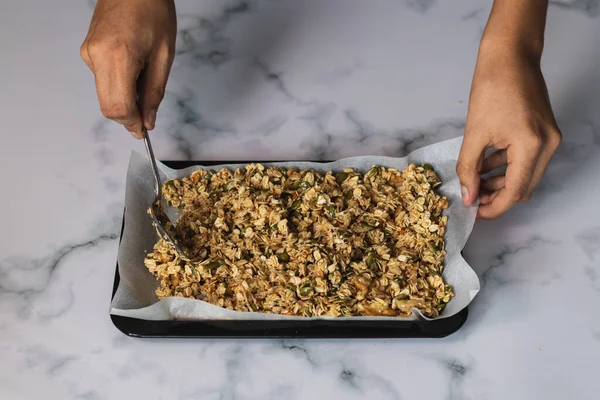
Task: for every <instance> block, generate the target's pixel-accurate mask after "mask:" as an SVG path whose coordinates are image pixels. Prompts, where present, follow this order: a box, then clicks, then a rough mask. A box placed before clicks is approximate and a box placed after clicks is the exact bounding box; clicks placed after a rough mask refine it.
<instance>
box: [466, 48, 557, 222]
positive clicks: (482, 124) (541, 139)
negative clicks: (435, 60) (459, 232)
mask: <svg viewBox="0 0 600 400" xmlns="http://www.w3.org/2000/svg"><path fill="white" fill-rule="evenodd" d="M512 53H516V52H515V51H513V50H511V49H509V50H507V51H503V49H502V48H501V47H500V46H495V47H492V48H491V49H487V50H486V49H485V48H482V49H480V53H479V57H478V60H477V66H476V68H475V74H474V76H473V84H472V87H471V96H470V100H469V110H468V116H467V123H466V128H465V136H464V140H463V144H462V148H461V151H460V156H459V159H458V164H457V168H456V170H457V173H458V177H459V179H460V182H461V184H462V186H463V188H462V192H463V200H464V203H465V204H466V205H471V204H473V203H474V202H475V200H476V199H477V197H478V196H479V200H480V206H479V210H478V213H477V216H478V218H483V219H492V218H497V217H499V216H500V215H502V214H503V213H505V212H506V211H508V210H509V209H510V208H511V207H513V206H514V205H516V204H517V203H520V202H523V201H526V200H528V199H529V198H530V197H531V196H532V194H533V191H534V189H535V188H536V186H537V185H538V184H539V182H540V180H541V179H542V176H543V175H544V172H545V171H546V167H547V166H548V163H549V162H550V158H551V157H552V155H553V154H554V152H555V151H556V149H557V148H558V146H559V144H560V142H561V137H562V135H561V132H560V130H559V128H558V126H557V124H556V121H555V119H554V114H553V113H552V108H551V107H550V101H549V98H548V91H547V89H546V83H545V82H544V77H543V76H542V72H541V68H540V63H539V58H537V57H528V56H527V55H525V54H512ZM492 147H493V148H495V149H496V151H495V152H493V153H492V154H490V155H489V156H488V157H485V151H486V150H487V149H488V148H492ZM504 166H507V169H506V173H505V174H500V175H497V176H494V177H491V178H489V179H486V180H482V178H481V175H483V174H486V173H488V172H491V171H494V170H496V169H497V168H502V167H504Z"/></svg>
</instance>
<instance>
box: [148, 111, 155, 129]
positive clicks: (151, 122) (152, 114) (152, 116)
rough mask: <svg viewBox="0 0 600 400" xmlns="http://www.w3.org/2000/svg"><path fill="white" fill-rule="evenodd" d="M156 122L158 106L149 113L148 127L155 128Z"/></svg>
mask: <svg viewBox="0 0 600 400" xmlns="http://www.w3.org/2000/svg"><path fill="white" fill-rule="evenodd" d="M155 123H156V108H155V109H153V110H150V112H149V113H148V121H147V125H146V128H147V129H154V124H155Z"/></svg>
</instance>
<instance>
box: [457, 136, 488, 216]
mask: <svg viewBox="0 0 600 400" xmlns="http://www.w3.org/2000/svg"><path fill="white" fill-rule="evenodd" d="M487 145H488V143H487V141H486V140H485V138H484V135H479V134H473V133H467V134H465V137H464V139H463V144H462V147H461V149H460V154H459V156H458V162H457V164H456V173H457V175H458V179H459V180H460V183H461V186H462V188H461V192H462V197H463V202H464V203H465V205H468V206H469V205H471V204H473V202H474V201H475V199H477V196H478V193H479V182H480V179H481V178H480V171H481V165H482V162H483V156H484V153H485V149H486V147H487Z"/></svg>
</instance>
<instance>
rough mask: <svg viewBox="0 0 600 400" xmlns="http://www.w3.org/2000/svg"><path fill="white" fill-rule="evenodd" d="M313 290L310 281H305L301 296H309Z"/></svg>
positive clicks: (301, 287) (301, 288)
mask: <svg viewBox="0 0 600 400" xmlns="http://www.w3.org/2000/svg"><path fill="white" fill-rule="evenodd" d="M312 291H313V288H312V286H311V284H310V283H305V284H304V285H302V286H300V296H308V295H309V294H311V293H312Z"/></svg>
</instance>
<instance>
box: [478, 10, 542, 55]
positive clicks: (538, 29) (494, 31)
mask: <svg viewBox="0 0 600 400" xmlns="http://www.w3.org/2000/svg"><path fill="white" fill-rule="evenodd" d="M547 10H548V0H494V5H493V6H492V11H491V13H490V17H489V19H488V23H487V25H486V28H485V31H484V33H483V37H482V39H481V50H483V51H486V52H487V51H491V52H512V54H514V55H520V56H526V57H533V58H537V59H539V58H540V57H541V55H542V49H543V47H544V30H545V27H546V12H547Z"/></svg>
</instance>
